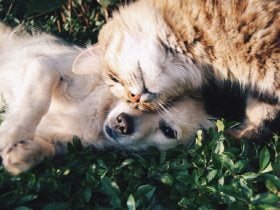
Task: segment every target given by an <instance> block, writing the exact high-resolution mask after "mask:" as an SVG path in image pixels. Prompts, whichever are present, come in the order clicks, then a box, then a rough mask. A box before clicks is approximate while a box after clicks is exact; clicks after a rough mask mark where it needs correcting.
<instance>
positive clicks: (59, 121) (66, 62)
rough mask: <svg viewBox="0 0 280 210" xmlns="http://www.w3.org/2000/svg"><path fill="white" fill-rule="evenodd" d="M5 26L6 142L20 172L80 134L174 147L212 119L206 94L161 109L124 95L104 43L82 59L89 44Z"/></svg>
mask: <svg viewBox="0 0 280 210" xmlns="http://www.w3.org/2000/svg"><path fill="white" fill-rule="evenodd" d="M0 34H1V35H0V81H1V83H0V93H1V96H3V97H1V98H3V99H4V100H1V108H3V107H4V106H6V108H5V110H6V111H5V113H4V114H3V122H2V123H1V126H0V150H1V157H2V164H3V165H4V167H5V168H6V170H7V171H9V172H10V173H12V174H18V173H21V172H23V171H26V170H28V169H29V168H31V167H33V166H34V165H36V164H38V163H39V162H40V161H42V160H43V159H44V158H46V157H48V158H51V157H54V156H55V155H56V154H58V153H61V152H64V149H62V148H63V146H62V147H61V145H66V144H67V143H68V142H69V141H71V139H72V138H73V136H77V137H78V138H80V139H81V141H82V143H83V145H85V146H94V147H97V148H101V149H102V148H106V147H107V146H110V147H111V146H116V147H125V148H126V149H134V150H138V149H145V148H147V147H148V146H156V147H158V148H159V149H167V148H170V147H173V146H176V145H178V144H189V143H191V142H192V139H194V136H195V134H196V131H197V130H198V129H201V128H208V127H210V126H211V125H212V123H211V121H209V119H208V118H209V116H208V115H207V114H206V113H205V111H204V107H203V103H202V101H201V100H200V99H196V98H192V97H180V100H179V99H178V100H177V101H174V102H173V103H172V104H170V105H169V106H168V107H167V108H165V109H164V110H162V111H159V112H156V113H145V112H141V111H139V110H137V109H133V108H131V107H130V106H129V105H127V104H126V103H124V102H122V101H119V100H118V99H117V98H116V97H114V96H113V95H112V94H111V91H110V90H109V89H110V87H109V86H108V85H107V84H106V83H105V82H104V81H103V75H102V74H103V73H102V72H104V71H103V70H102V65H101V63H102V61H101V58H102V56H101V55H99V54H100V49H99V47H98V46H97V45H95V46H93V47H91V48H89V51H90V53H89V54H90V56H88V57H87V56H82V57H83V58H82V59H78V61H79V62H75V63H74V60H75V58H76V57H77V56H78V55H79V54H80V53H81V52H82V51H83V50H84V49H82V48H80V47H77V46H73V45H69V44H66V43H64V42H63V41H62V40H60V39H58V38H56V37H54V36H51V35H48V34H44V33H33V34H28V33H27V32H25V31H24V30H22V29H19V28H17V29H14V30H12V29H10V28H9V27H7V26H5V25H4V24H1V25H0ZM87 53H88V52H87ZM73 63H74V64H73ZM89 63H90V65H89ZM73 65H74V69H77V70H79V71H83V70H85V71H86V69H85V68H87V67H88V66H90V68H91V74H90V75H76V74H74V73H73V72H72V66H73ZM92 69H94V70H93V71H92Z"/></svg>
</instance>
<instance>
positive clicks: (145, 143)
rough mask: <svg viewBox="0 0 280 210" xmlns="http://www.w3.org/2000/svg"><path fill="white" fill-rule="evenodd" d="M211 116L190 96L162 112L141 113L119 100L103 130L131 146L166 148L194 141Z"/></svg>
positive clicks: (127, 146) (207, 125) (119, 143)
mask: <svg viewBox="0 0 280 210" xmlns="http://www.w3.org/2000/svg"><path fill="white" fill-rule="evenodd" d="M208 118H209V116H208V115H207V114H206V113H205V112H204V108H203V105H202V103H201V102H199V101H196V100H194V99H190V98H185V99H183V100H182V101H178V102H176V103H174V104H173V105H172V106H170V107H169V108H167V109H166V110H165V111H162V112H158V113H145V112H141V111H139V110H137V109H133V108H131V107H130V106H129V105H127V104H126V103H124V102H119V103H118V104H117V105H116V106H115V107H114V108H113V109H112V110H111V111H110V113H109V114H108V116H107V119H106V121H105V123H104V127H103V131H104V133H105V136H106V137H107V138H108V139H109V140H111V141H112V142H114V143H115V144H117V145H122V146H124V147H125V148H127V149H134V150H139V149H146V148H147V147H149V146H156V147H158V148H159V149H161V150H165V149H168V148H171V147H174V146H176V145H179V144H185V145H188V144H190V143H191V142H192V140H193V139H194V136H195V134H196V131H197V130H199V129H201V128H209V127H210V126H211V122H210V121H209V119H208Z"/></svg>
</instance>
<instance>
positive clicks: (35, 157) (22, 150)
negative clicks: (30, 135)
mask: <svg viewBox="0 0 280 210" xmlns="http://www.w3.org/2000/svg"><path fill="white" fill-rule="evenodd" d="M54 155H55V146H54V144H53V143H50V142H48V141H45V140H44V139H42V138H40V137H38V136H35V137H34V139H32V140H31V139H27V140H21V141H19V142H17V143H15V144H13V145H11V146H10V147H5V149H4V151H3V152H2V164H3V166H4V167H5V169H6V170H7V171H8V172H9V173H11V174H13V175H17V174H19V173H22V172H25V171H27V170H28V169H30V168H32V167H34V166H36V165H37V164H39V163H40V162H41V161H42V160H44V158H52V157H53V156H54Z"/></svg>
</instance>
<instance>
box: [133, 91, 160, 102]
mask: <svg viewBox="0 0 280 210" xmlns="http://www.w3.org/2000/svg"><path fill="white" fill-rule="evenodd" d="M155 98H156V94H154V93H142V94H138V95H136V94H133V93H130V94H129V99H130V100H131V102H133V103H139V102H142V103H144V102H145V103H148V102H151V101H153V100H155Z"/></svg>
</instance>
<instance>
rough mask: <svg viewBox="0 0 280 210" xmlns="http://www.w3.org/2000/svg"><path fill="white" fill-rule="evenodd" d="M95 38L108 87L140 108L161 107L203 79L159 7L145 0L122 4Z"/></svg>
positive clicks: (151, 108) (119, 96) (154, 108)
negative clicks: (101, 56) (100, 53)
mask: <svg viewBox="0 0 280 210" xmlns="http://www.w3.org/2000/svg"><path fill="white" fill-rule="evenodd" d="M98 43H99V46H100V50H101V51H102V53H103V69H104V79H105V81H106V83H108V85H109V86H110V88H111V91H112V92H113V94H114V95H116V96H117V97H118V98H120V99H122V100H123V101H125V102H127V103H130V104H131V105H132V106H133V107H135V108H138V109H140V110H148V111H151V110H153V111H154V110H159V109H162V108H163V106H164V105H165V104H167V103H168V102H169V101H172V100H173V99H174V98H176V97H178V96H180V95H183V94H184V92H185V91H186V90H189V89H193V88H194V87H197V86H198V84H200V82H201V81H200V80H201V76H200V73H199V72H198V70H197V69H196V66H195V65H194V64H193V63H192V61H191V58H188V57H186V56H184V55H183V53H182V49H181V48H180V46H179V44H178V43H177V40H176V37H175V35H174V34H173V32H172V30H171V29H170V27H169V26H168V25H167V23H166V22H165V20H164V18H163V16H162V14H161V12H160V11H159V10H157V9H155V8H154V7H153V6H151V5H150V4H149V1H139V2H136V3H134V4H132V5H130V6H127V7H124V8H120V10H119V12H117V13H115V14H114V16H113V18H112V19H111V20H109V22H108V23H107V24H106V25H105V26H104V27H103V28H102V30H101V32H100V35H99V41H98ZM88 52H89V51H88ZM84 55H85V56H88V55H87V53H84ZM80 58H83V56H80ZM77 69H78V68H77ZM75 72H76V73H79V71H78V70H76V71H75ZM88 73H90V72H88Z"/></svg>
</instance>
